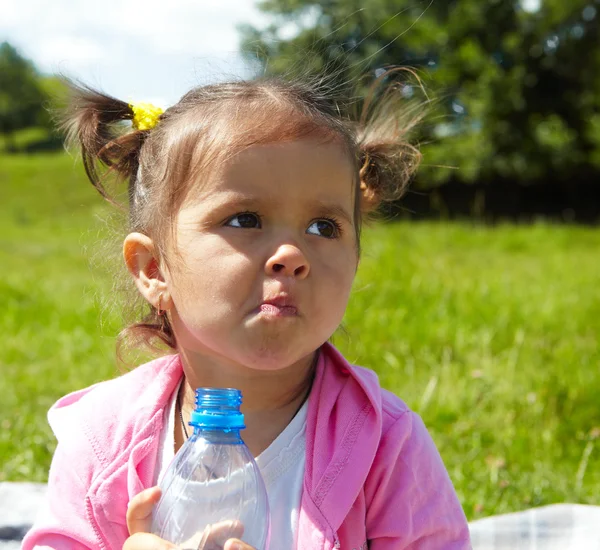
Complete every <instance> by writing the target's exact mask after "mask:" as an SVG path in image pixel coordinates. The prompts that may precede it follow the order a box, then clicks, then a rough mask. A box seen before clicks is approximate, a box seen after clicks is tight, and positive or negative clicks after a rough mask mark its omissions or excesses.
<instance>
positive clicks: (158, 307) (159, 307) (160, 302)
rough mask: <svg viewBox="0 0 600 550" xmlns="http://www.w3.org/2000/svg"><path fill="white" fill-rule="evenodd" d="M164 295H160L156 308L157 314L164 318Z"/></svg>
mask: <svg viewBox="0 0 600 550" xmlns="http://www.w3.org/2000/svg"><path fill="white" fill-rule="evenodd" d="M162 295H163V293H162V292H161V293H160V294H159V295H158V305H157V306H156V313H157V314H158V315H159V316H162V315H164V314H165V310H164V309H162V307H161V306H162Z"/></svg>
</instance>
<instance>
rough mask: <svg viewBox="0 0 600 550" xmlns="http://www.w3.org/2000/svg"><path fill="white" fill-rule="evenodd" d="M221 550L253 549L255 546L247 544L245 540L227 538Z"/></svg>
mask: <svg viewBox="0 0 600 550" xmlns="http://www.w3.org/2000/svg"><path fill="white" fill-rule="evenodd" d="M223 550H255V548H253V547H252V546H250V545H249V544H246V543H245V542H242V541H241V540H238V539H229V540H228V541H227V542H226V543H225V546H224V547H223Z"/></svg>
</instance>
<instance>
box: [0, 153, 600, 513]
mask: <svg viewBox="0 0 600 550" xmlns="http://www.w3.org/2000/svg"><path fill="white" fill-rule="evenodd" d="M0 199H1V200H0V212H1V215H0V265H1V266H2V273H3V277H2V278H0V304H2V305H1V306H0V331H1V333H2V335H3V336H4V338H3V345H2V346H1V347H0V394H1V395H2V399H1V400H0V426H1V430H0V481H1V480H36V481H43V480H45V479H46V473H47V469H48V466H49V464H50V459H51V455H52V451H53V448H54V447H53V446H54V440H53V437H52V434H51V432H50V429H49V428H48V426H47V424H46V418H45V413H46V410H47V409H48V408H49V407H50V405H51V404H52V403H53V402H54V401H55V400H56V399H57V398H58V397H59V396H61V395H63V394H65V393H67V392H69V391H72V390H75V389H78V388H81V387H83V386H86V385H89V384H91V383H93V382H96V381H99V380H102V379H105V378H107V377H111V376H114V375H115V374H116V373H117V372H118V371H117V368H116V366H115V360H114V335H115V334H116V333H117V332H118V330H119V327H120V313H119V307H118V303H119V295H118V294H115V292H114V291H113V286H114V284H113V283H114V280H113V279H114V278H113V275H112V272H113V270H112V269H111V266H112V265H113V262H114V259H110V254H109V255H107V256H105V254H104V252H103V251H104V250H105V249H106V247H105V245H104V244H102V241H104V240H105V239H106V237H107V234H108V231H107V229H106V223H105V222H104V221H103V218H105V217H106V213H107V212H108V209H107V208H106V207H105V206H104V205H103V204H102V201H101V200H100V198H99V197H97V196H96V193H95V191H94V190H93V189H92V188H91V186H89V184H87V183H86V182H85V181H84V178H83V176H82V171H81V169H80V167H78V166H76V163H75V162H74V161H73V159H71V158H70V157H67V156H65V155H62V154H55V155H36V156H31V157H28V156H12V157H0ZM117 247H118V244H116V242H115V250H116V249H117ZM105 264H106V265H105ZM599 266H600V230H598V229H593V228H578V227H555V226H551V225H544V224H538V225H534V226H529V227H516V226H510V225H506V226H500V227H496V228H487V227H481V226H473V225H469V224H442V223H439V224H434V223H418V224H409V223H398V224H389V225H379V226H374V227H372V228H370V229H368V230H367V231H366V232H365V234H364V255H363V260H362V265H361V268H360V270H359V275H358V278H357V281H356V284H355V289H354V293H353V296H352V299H351V303H350V307H349V309H348V312H347V316H346V319H345V323H344V325H345V330H344V331H341V332H340V333H339V334H338V335H336V338H335V342H336V344H337V345H338V346H339V347H340V348H341V349H342V350H343V351H344V352H345V353H346V355H347V357H348V358H349V359H350V360H351V361H354V362H357V363H360V364H363V365H366V366H369V367H372V368H374V369H375V370H377V372H378V373H379V375H380V377H381V379H382V382H383V384H384V385H385V386H386V387H388V388H389V389H391V390H393V391H394V392H396V393H398V394H399V395H400V396H401V397H402V398H404V400H405V401H407V403H408V404H409V405H410V406H411V407H413V408H414V409H415V410H417V411H418V412H419V413H421V415H422V416H423V418H424V419H425V421H426V423H427V424H428V426H429V428H430V430H431V432H432V434H433V436H434V439H435V440H436V443H437V444H438V447H439V449H440V452H441V454H442V457H443V458H444V461H445V462H446V465H447V467H448V470H449V472H450V475H451V477H452V479H453V481H454V483H455V486H456V488H457V491H458V493H459V496H460V498H461V500H462V502H463V505H464V507H465V511H466V513H467V515H468V516H469V518H471V519H474V518H477V517H482V516H487V515H491V514H495V513H502V512H507V511H513V510H519V509H523V508H528V507H531V506H538V505H543V504H548V503H553V502H582V503H594V504H600V496H599V495H600V350H599V346H598V339H599V336H600V268H599Z"/></svg>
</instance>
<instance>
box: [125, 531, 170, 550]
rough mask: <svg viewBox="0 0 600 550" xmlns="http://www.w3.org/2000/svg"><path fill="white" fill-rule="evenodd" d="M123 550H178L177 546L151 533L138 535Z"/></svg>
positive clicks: (131, 537)
mask: <svg viewBox="0 0 600 550" xmlns="http://www.w3.org/2000/svg"><path fill="white" fill-rule="evenodd" d="M123 550H177V546H175V545H174V544H171V543H170V542H167V541H166V540H163V539H161V538H160V537H157V536H156V535H151V534H150V533H136V534H135V535H132V536H130V537H129V538H128V539H127V540H126V541H125V544H124V545H123Z"/></svg>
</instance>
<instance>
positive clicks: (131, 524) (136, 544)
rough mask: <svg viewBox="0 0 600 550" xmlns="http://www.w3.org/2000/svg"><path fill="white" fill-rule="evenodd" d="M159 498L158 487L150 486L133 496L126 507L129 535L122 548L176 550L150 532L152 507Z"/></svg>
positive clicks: (128, 549)
mask: <svg viewBox="0 0 600 550" xmlns="http://www.w3.org/2000/svg"><path fill="white" fill-rule="evenodd" d="M159 499H160V489H159V488H158V487H151V488H150V489H146V490H145V491H142V492H141V493H139V494H138V495H136V496H134V497H133V498H132V499H131V501H130V502H129V506H128V507H127V528H128V529H129V534H130V535H131V536H130V537H129V538H128V539H127V540H126V541H125V544H124V545H123V550H176V548H177V546H175V545H174V544H171V543H170V542H167V541H166V540H163V539H161V538H160V537H157V536H156V535H152V534H150V528H151V527H152V508H153V507H154V505H155V504H156V503H157V502H158V500H159Z"/></svg>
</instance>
